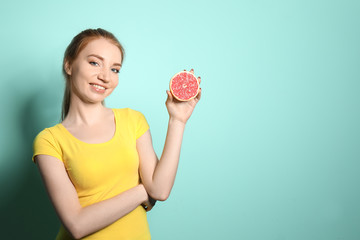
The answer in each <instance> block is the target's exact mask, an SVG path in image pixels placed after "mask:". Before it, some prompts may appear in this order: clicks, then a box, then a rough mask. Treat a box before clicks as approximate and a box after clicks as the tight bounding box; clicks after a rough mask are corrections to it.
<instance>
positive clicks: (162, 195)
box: [151, 192, 170, 202]
mask: <svg viewBox="0 0 360 240" xmlns="http://www.w3.org/2000/svg"><path fill="white" fill-rule="evenodd" d="M169 196H170V193H169V192H162V193H157V194H154V196H151V197H152V198H154V199H155V200H157V201H161V202H163V201H166V200H167V199H168V198H169Z"/></svg>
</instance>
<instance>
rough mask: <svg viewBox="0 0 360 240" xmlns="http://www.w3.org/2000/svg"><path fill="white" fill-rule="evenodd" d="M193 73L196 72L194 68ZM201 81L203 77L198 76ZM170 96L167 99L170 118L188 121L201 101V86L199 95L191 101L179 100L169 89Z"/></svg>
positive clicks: (183, 121)
mask: <svg viewBox="0 0 360 240" xmlns="http://www.w3.org/2000/svg"><path fill="white" fill-rule="evenodd" d="M190 72H191V73H194V70H193V69H191V70H190ZM198 81H199V83H200V82H201V78H200V77H198ZM166 93H167V95H168V97H167V99H166V103H165V104H166V108H167V110H168V112H169V116H170V119H174V120H178V121H180V122H181V123H184V124H185V123H186V122H187V120H188V119H189V118H190V116H191V114H192V112H193V111H194V108H195V106H196V104H197V103H198V102H199V100H200V98H201V88H200V90H199V93H198V95H197V96H196V97H195V98H193V99H191V100H190V101H184V102H182V101H179V100H177V99H176V98H174V96H173V95H172V94H171V92H170V91H169V90H167V91H166Z"/></svg>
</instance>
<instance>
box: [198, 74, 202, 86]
mask: <svg viewBox="0 0 360 240" xmlns="http://www.w3.org/2000/svg"><path fill="white" fill-rule="evenodd" d="M198 81H199V84H200V83H201V77H200V76H199V77H198Z"/></svg>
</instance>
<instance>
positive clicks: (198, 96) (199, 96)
mask: <svg viewBox="0 0 360 240" xmlns="http://www.w3.org/2000/svg"><path fill="white" fill-rule="evenodd" d="M200 98H201V88H200V89H199V93H198V95H197V96H196V99H197V101H199V100H200Z"/></svg>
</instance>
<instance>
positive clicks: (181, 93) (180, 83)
mask: <svg viewBox="0 0 360 240" xmlns="http://www.w3.org/2000/svg"><path fill="white" fill-rule="evenodd" d="M170 91H171V93H172V95H173V96H174V97H175V98H176V99H177V100H179V101H189V100H191V99H193V98H194V97H196V96H197V94H198V92H199V81H198V80H197V78H196V77H195V75H194V74H193V73H191V72H187V71H182V72H179V73H177V74H175V75H174V76H173V77H172V78H171V80H170Z"/></svg>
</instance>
